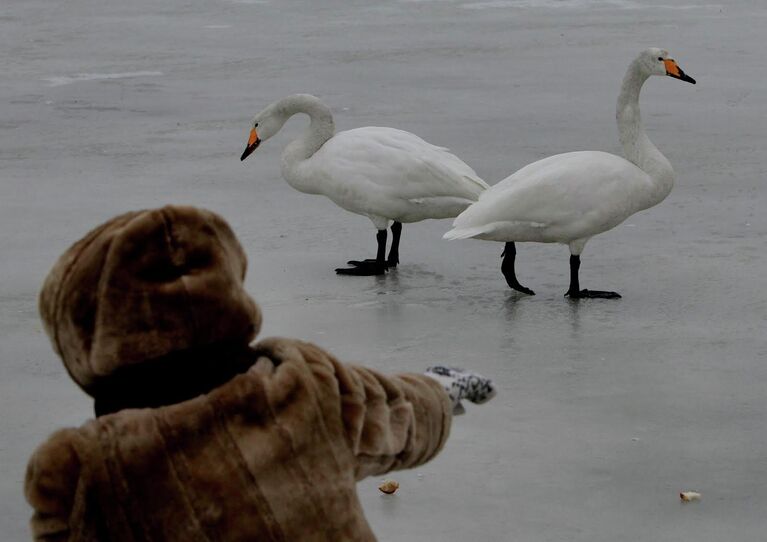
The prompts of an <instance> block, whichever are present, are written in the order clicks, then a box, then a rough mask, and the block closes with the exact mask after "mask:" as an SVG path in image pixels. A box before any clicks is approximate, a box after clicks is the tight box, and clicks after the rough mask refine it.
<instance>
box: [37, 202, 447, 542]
mask: <svg viewBox="0 0 767 542" xmlns="http://www.w3.org/2000/svg"><path fill="white" fill-rule="evenodd" d="M198 230H199V231H198ZM244 272H245V259H244V254H243V253H242V249H241V248H240V246H239V244H238V243H237V241H236V239H235V238H234V235H233V234H232V233H231V231H230V230H229V228H228V226H227V225H226V223H225V222H224V221H223V220H222V219H220V218H219V217H217V216H216V215H213V214H212V213H208V212H204V211H198V210H196V209H192V208H173V207H166V208H164V209H161V210H158V211H147V212H142V213H129V214H126V215H122V216H120V217H117V218H115V219H113V220H111V221H110V222H108V223H107V224H105V225H103V226H101V227H100V228H97V229H96V230H94V231H92V232H91V233H90V234H88V236H86V237H85V238H84V239H83V240H82V241H80V242H78V243H77V244H75V246H74V247H73V248H72V249H70V250H69V251H68V252H67V253H66V254H65V255H64V256H63V257H62V259H61V260H60V261H59V263H58V264H57V265H56V267H54V269H53V271H52V272H51V275H50V276H49V277H48V280H47V281H46V284H45V287H44V290H43V293H42V296H41V312H42V313H43V319H44V320H45V324H46V329H47V330H48V332H49V334H50V335H51V338H52V341H53V343H54V346H55V348H56V350H57V351H58V352H59V353H60V354H61V356H62V358H63V360H64V363H65V365H67V367H68V369H69V370H70V372H71V374H72V375H73V377H74V378H75V380H76V381H77V382H78V383H79V384H80V385H81V386H83V388H84V389H86V390H87V391H91V392H95V395H96V396H97V400H98V398H99V393H116V392H115V390H119V393H120V394H121V395H119V396H116V397H113V400H112V402H111V403H105V404H107V406H112V407H114V408H113V409H108V410H107V411H112V410H117V411H116V412H115V413H113V414H108V415H104V416H101V417H99V418H97V419H95V420H92V421H90V422H88V423H86V424H85V425H83V426H82V427H80V428H77V429H63V430H60V431H58V432H56V433H54V434H53V435H52V436H51V437H50V438H49V439H48V441H47V442H45V443H44V444H43V445H42V446H40V447H39V448H38V449H37V451H36V452H35V453H34V454H33V456H32V458H31V460H30V462H29V466H28V470H27V476H26V482H25V491H26V496H27V500H28V501H29V503H30V504H31V505H32V507H33V508H34V510H35V512H34V516H33V518H32V521H31V526H32V533H33V536H34V538H35V539H36V540H40V541H113V542H144V541H178V542H182V541H183V542H196V541H253V540H259V541H298V540H301V541H304V540H305V541H346V540H348V541H372V540H375V538H374V536H373V534H372V532H371V530H370V527H369V526H368V524H367V521H366V520H365V517H364V515H363V512H362V509H361V507H360V503H359V501H358V498H357V493H356V481H358V480H361V479H362V478H365V477H367V476H371V475H380V474H383V473H385V472H388V471H390V470H395V469H405V468H410V467H415V466H417V465H420V464H422V463H424V462H426V461H429V460H430V459H431V458H432V457H434V455H435V454H436V453H437V452H439V450H440V449H441V448H442V446H443V445H444V443H445V440H446V439H447V437H448V432H449V428H450V423H451V402H450V399H449V397H448V395H447V393H445V391H444V390H443V389H442V388H441V386H440V385H439V383H438V382H436V381H435V380H433V379H431V378H429V377H427V376H424V375H416V374H403V375H398V376H393V377H386V376H383V375H380V374H378V373H377V372H375V371H372V370H369V369H365V368H363V367H357V366H350V365H345V364H342V363H340V362H339V361H338V360H336V359H335V358H334V357H333V356H332V355H330V354H328V353H327V352H325V351H323V350H321V349H320V348H318V347H317V346H314V345H312V344H309V343H305V342H301V341H296V340H290V339H268V340H264V341H261V342H259V343H256V344H255V345H253V346H251V347H248V346H247V343H248V342H249V341H250V339H251V338H252V337H253V335H254V334H255V332H256V330H257V329H258V328H259V325H260V313H259V311H258V308H257V306H256V305H255V303H254V302H253V301H252V300H251V299H250V298H249V297H248V296H247V294H246V293H245V292H244V290H243V288H242V279H243V276H244ZM217 341H221V344H222V345H227V347H226V348H224V347H222V348H221V349H217V348H216V346H215V345H216V344H217ZM233 344H234V345H236V344H241V345H242V346H241V347H236V346H235V347H233V346H232V345H233ZM158 356H159V357H158ZM168 356H170V358H169V357H168ZM233 356H236V359H235V358H234V357H233ZM155 360H162V369H161V371H162V375H163V376H162V378H163V379H164V380H160V379H158V382H161V383H162V382H167V386H168V388H169V389H168V395H167V397H169V398H171V399H169V400H168V401H167V402H166V404H167V403H172V402H173V399H172V398H173V397H174V395H173V393H174V392H175V391H176V390H174V389H172V388H173V380H172V379H168V378H167V377H168V374H166V373H168V372H169V371H170V370H174V369H176V368H178V370H179V371H183V370H184V368H185V367H189V368H190V369H191V368H192V367H194V368H195V370H196V371H197V373H196V376H195V378H194V379H192V383H191V384H187V390H195V389H197V388H196V386H198V385H199V382H200V381H201V380H200V378H199V377H200V375H203V374H204V372H205V370H206V367H212V366H216V365H219V364H220V365H221V366H223V367H225V368H227V369H226V370H225V371H220V372H219V373H220V374H226V373H227V371H228V372H230V373H231V374H232V375H233V376H231V377H227V379H226V381H225V382H223V383H221V382H218V381H216V380H215V378H211V379H210V382H211V384H210V389H209V390H206V391H207V393H202V394H198V395H196V396H193V397H192V398H188V399H186V398H185V399H184V400H181V401H179V402H176V403H175V404H167V406H160V407H158V408H125V406H136V405H134V404H132V403H130V402H129V401H130V400H140V399H141V398H142V397H144V395H142V386H141V382H142V379H145V380H146V379H151V378H152V372H151V368H152V364H153V363H155ZM203 360H204V362H203ZM158 363H159V362H158ZM185 363H186V365H185ZM230 368H231V369H230ZM136 371H140V373H136ZM158 371H160V369H158ZM135 374H140V375H141V376H142V378H134V377H131V378H130V379H128V375H135ZM211 374H213V373H211ZM122 380H129V382H130V385H129V386H127V389H128V391H129V389H130V388H131V387H135V388H136V389H135V397H130V396H126V395H124V394H125V393H126V387H122V388H121V387H120V383H121V381H122ZM105 390H106V391H105ZM161 391H162V385H157V383H156V382H155V385H154V387H153V388H152V393H151V394H148V395H147V398H146V401H148V403H145V404H144V405H143V406H154V405H155V404H158V403H156V401H162V400H163V399H167V397H166V398H163V397H160V396H162V395H163V394H162V393H161ZM128 395H130V394H128ZM192 395H194V394H192ZM159 404H163V403H162V402H161V403H159Z"/></svg>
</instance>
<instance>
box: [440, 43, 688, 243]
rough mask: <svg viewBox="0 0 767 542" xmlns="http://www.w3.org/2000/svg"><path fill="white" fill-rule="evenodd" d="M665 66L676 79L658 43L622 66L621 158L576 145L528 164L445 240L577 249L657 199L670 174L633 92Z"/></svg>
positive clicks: (463, 218)
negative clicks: (558, 245) (559, 245)
mask: <svg viewBox="0 0 767 542" xmlns="http://www.w3.org/2000/svg"><path fill="white" fill-rule="evenodd" d="M669 63H670V64H669ZM668 65H671V66H672V69H673V70H675V72H676V73H675V74H674V75H675V76H677V78H682V72H681V70H679V68H678V66H676V64H675V63H674V61H673V60H670V59H668V53H667V52H666V51H664V50H662V49H657V48H649V49H646V50H645V51H643V52H642V53H640V54H639V56H637V58H636V59H635V60H634V61H633V62H632V63H631V64H630V65H629V68H628V70H627V72H626V76H625V77H624V80H623V85H622V87H621V92H620V95H619V96H618V107H617V116H616V118H617V121H618V131H619V134H620V140H621V143H622V144H623V150H624V153H625V155H626V158H622V157H620V156H616V155H614V154H609V153H606V152H600V151H580V152H569V153H565V154H557V155H554V156H550V157H548V158H545V159H543V160H539V161H537V162H534V163H532V164H529V165H527V166H525V167H523V168H522V169H520V170H518V171H517V172H515V173H514V174H512V175H510V176H509V177H507V178H506V179H504V180H502V181H501V182H499V183H498V184H496V185H495V186H493V187H492V188H491V189H490V190H487V191H486V192H484V193H483V194H482V195H481V196H480V198H479V201H477V202H476V203H474V204H472V205H471V206H470V207H468V208H467V209H466V210H465V211H464V212H463V213H461V214H460V215H459V216H458V217H457V218H456V219H455V221H454V222H453V229H452V230H450V231H448V232H447V233H446V234H445V235H444V237H445V239H466V238H471V237H473V238H478V239H487V240H492V241H504V242H517V241H522V242H524V241H533V242H542V243H565V244H569V245H570V250H571V252H572V253H573V254H576V255H578V254H580V251H581V250H583V247H584V245H585V244H586V242H587V241H588V239H589V238H591V237H593V236H594V235H597V234H599V233H602V232H605V231H607V230H610V229H612V228H614V227H615V226H617V225H618V224H620V223H621V222H623V221H624V220H626V219H627V218H628V217H629V216H631V215H632V214H634V213H636V212H638V211H641V210H643V209H647V208H649V207H652V206H653V205H656V204H658V203H660V202H661V201H663V199H664V198H665V197H666V196H668V194H669V193H670V192H671V189H672V187H673V185H674V179H675V174H674V170H673V168H672V167H671V164H670V163H669V162H668V160H667V159H666V158H665V157H664V156H663V154H662V153H661V152H660V151H659V150H658V149H657V147H655V145H653V144H652V142H651V141H650V139H649V138H648V137H647V135H646V134H645V132H644V129H643V127H642V122H641V117H640V113H639V92H640V90H641V88H642V85H643V84H644V82H645V80H647V78H648V77H649V76H651V75H668V74H669V73H668V71H667V70H668ZM684 77H686V76H684ZM686 80H688V81H689V82H692V83H694V82H695V81H694V80H692V79H691V78H687V79H686Z"/></svg>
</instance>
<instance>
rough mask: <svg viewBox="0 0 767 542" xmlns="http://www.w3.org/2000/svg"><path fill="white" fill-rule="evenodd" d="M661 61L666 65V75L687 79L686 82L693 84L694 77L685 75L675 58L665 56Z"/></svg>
mask: <svg viewBox="0 0 767 542" xmlns="http://www.w3.org/2000/svg"><path fill="white" fill-rule="evenodd" d="M663 63H664V64H665V65H666V75H668V76H669V77H673V78H675V79H681V80H682V81H687V82H688V83H692V84H693V85H694V84H695V79H693V78H692V77H690V76H689V75H687V74H686V73H684V72H683V71H682V68H680V67H679V66H678V65H677V63H676V60H673V59H671V58H667V59H666V60H664V61H663Z"/></svg>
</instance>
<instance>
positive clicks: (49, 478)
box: [24, 429, 80, 542]
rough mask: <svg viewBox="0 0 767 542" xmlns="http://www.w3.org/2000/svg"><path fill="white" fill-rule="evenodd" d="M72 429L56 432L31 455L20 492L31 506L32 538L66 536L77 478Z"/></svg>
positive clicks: (54, 541)
mask: <svg viewBox="0 0 767 542" xmlns="http://www.w3.org/2000/svg"><path fill="white" fill-rule="evenodd" d="M74 433H75V430H73V429H62V430H60V431H57V432H56V433H54V434H53V435H51V437H50V438H49V439H48V441H47V442H45V443H44V444H42V445H41V446H40V447H39V448H38V449H37V450H36V451H35V453H34V454H33V455H32V457H31V459H30V460H29V464H28V466H27V473H26V479H25V482H24V491H25V494H26V497H27V501H28V502H29V504H30V505H31V506H32V508H33V509H34V515H33V516H32V520H31V522H30V525H31V528H32V535H33V537H34V540H38V541H45V542H59V541H65V540H68V539H69V536H70V517H71V513H72V508H73V506H74V501H75V494H76V492H77V486H78V482H79V478H80V459H79V457H78V455H77V452H76V451H75V448H74V446H73V443H72V436H73V434H74Z"/></svg>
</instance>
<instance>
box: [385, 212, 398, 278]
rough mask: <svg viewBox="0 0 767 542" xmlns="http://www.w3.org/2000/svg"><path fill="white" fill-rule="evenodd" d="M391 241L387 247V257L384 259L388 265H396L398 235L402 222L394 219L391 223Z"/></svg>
mask: <svg viewBox="0 0 767 542" xmlns="http://www.w3.org/2000/svg"><path fill="white" fill-rule="evenodd" d="M391 233H392V241H391V248H390V249H389V259H388V260H386V265H387V266H388V267H397V264H398V263H399V237H400V235H401V234H402V223H401V222H397V221H395V222H394V223H393V224H392V225H391Z"/></svg>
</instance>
